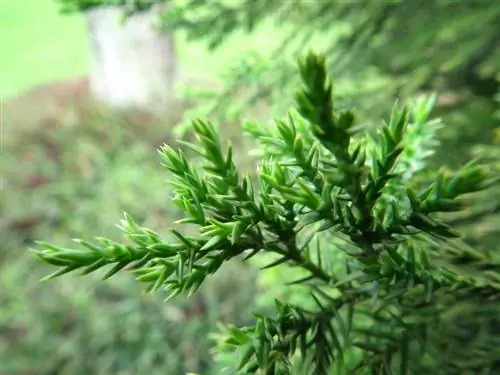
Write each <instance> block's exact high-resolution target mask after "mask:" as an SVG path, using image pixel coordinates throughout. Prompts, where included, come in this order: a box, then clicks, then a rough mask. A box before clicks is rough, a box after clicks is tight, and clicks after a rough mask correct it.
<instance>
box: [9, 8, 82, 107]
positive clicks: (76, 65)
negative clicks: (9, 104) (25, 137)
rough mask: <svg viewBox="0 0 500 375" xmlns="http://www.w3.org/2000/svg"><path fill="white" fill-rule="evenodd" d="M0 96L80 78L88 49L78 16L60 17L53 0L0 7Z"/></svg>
mask: <svg viewBox="0 0 500 375" xmlns="http://www.w3.org/2000/svg"><path fill="white" fill-rule="evenodd" d="M0 46H2V58H1V59H0V96H1V97H3V98H6V97H10V96H13V95H16V94H19V93H21V92H23V91H25V90H27V89H29V88H31V87H33V86H36V85H38V84H42V83H46V82H50V81H54V80H59V79H65V78H68V77H72V76H78V75H83V74H85V73H86V72H87V71H88V66H89V58H88V57H89V55H88V51H89V48H88V47H89V46H88V41H87V35H86V29H85V20H84V18H83V17H82V16H81V15H70V16H62V15H59V14H58V11H57V4H56V3H55V2H54V1H52V0H23V1H4V2H2V3H1V5H0Z"/></svg>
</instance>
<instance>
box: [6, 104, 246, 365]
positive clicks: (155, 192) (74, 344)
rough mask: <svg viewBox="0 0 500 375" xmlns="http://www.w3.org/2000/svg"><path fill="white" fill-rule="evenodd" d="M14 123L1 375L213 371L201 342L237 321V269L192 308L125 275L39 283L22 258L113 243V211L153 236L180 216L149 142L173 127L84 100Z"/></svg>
mask: <svg viewBox="0 0 500 375" xmlns="http://www.w3.org/2000/svg"><path fill="white" fill-rule="evenodd" d="M22 110H24V111H25V113H24V117H25V118H24V120H25V121H23V118H22V117H23V116H21V117H19V115H20V113H19V111H22ZM14 118H16V120H18V121H16V122H15V123H14V121H7V123H6V129H5V134H6V135H7V136H6V137H5V139H4V150H3V154H2V168H3V173H2V184H3V197H2V200H1V202H0V214H1V216H2V220H1V223H0V236H1V238H2V239H3V243H2V247H3V248H2V249H1V250H2V252H1V256H0V284H1V285H2V288H1V289H0V359H1V360H0V373H9V374H21V373H22V374H47V375H49V374H61V375H63V374H68V375H89V374H123V375H125V374H131V375H132V374H182V373H186V372H187V371H200V372H202V373H203V374H219V373H220V371H219V369H218V368H216V367H214V366H216V365H214V364H211V361H210V354H209V346H210V341H209V335H208V334H209V332H210V330H212V329H213V326H214V324H215V323H216V322H217V321H219V320H222V321H225V320H229V321H231V322H239V324H244V323H245V321H242V319H243V317H247V316H248V315H249V306H251V301H252V298H253V297H252V296H253V294H254V292H253V290H254V281H253V279H254V276H253V273H252V272H250V271H249V270H248V271H247V270H246V268H244V266H242V265H240V264H232V265H231V266H228V269H227V270H226V272H224V274H223V275H220V276H217V277H214V279H213V280H211V282H210V283H208V284H207V285H206V286H205V288H204V289H203V290H202V292H201V293H200V294H198V296H197V297H196V299H195V301H194V302H193V301H190V302H189V303H186V301H184V300H178V301H175V302H174V303H169V304H164V303H163V298H164V297H165V296H162V295H161V294H160V295H158V294H156V295H151V296H150V295H146V296H143V297H139V295H140V293H139V291H140V287H139V286H138V285H136V283H135V282H134V280H133V279H132V278H131V277H127V276H125V277H121V276H120V277H116V279H114V280H110V281H108V282H106V283H98V282H96V281H97V280H96V277H91V278H78V277H68V278H65V279H64V280H61V281H60V282H55V283H50V284H40V283H39V279H40V278H41V277H42V276H43V275H45V274H46V273H47V269H46V268H45V266H44V265H42V264H40V262H37V261H36V260H35V259H34V257H33V256H32V255H31V254H29V252H28V251H27V250H25V249H26V246H27V245H29V244H30V243H31V241H32V239H34V238H50V239H52V240H54V241H58V242H60V243H69V241H70V239H71V238H74V237H78V236H81V235H83V234H84V233H88V232H89V231H91V232H93V233H96V234H106V235H109V234H111V235H110V237H111V238H112V237H113V234H115V233H116V234H118V230H116V229H115V228H113V226H112V225H113V224H110V223H114V222H116V219H117V218H118V217H119V216H120V215H121V212H122V211H126V212H130V213H131V214H132V215H134V217H137V218H139V219H142V220H143V222H144V223H145V225H148V226H150V227H152V228H155V230H157V231H158V232H160V233H161V231H162V229H163V228H166V227H167V226H170V223H171V222H172V221H173V220H175V219H177V218H178V212H177V211H176V210H175V209H172V206H171V205H170V206H167V201H168V199H169V190H168V189H167V184H166V183H165V179H166V177H167V175H161V174H160V175H158V173H157V171H158V163H159V158H158V157H157V153H156V151H155V148H154V146H157V145H158V144H160V143H161V142H163V141H168V138H169V123H168V122H169V121H170V122H172V121H171V119H170V120H168V119H167V120H166V121H164V122H161V121H158V120H154V119H150V118H147V117H145V116H142V115H137V114H135V115H131V114H117V113H114V112H111V111H108V110H106V109H103V108H98V107H97V106H94V105H91V104H90V103H87V104H85V105H81V106H71V107H70V109H69V110H67V108H66V110H65V111H63V112H60V113H58V112H54V113H53V114H52V115H51V116H49V117H47V116H45V117H43V118H40V119H34V118H30V113H29V111H28V109H27V108H26V107H25V106H24V107H19V109H18V110H16V116H14V115H13V116H9V117H8V120H10V119H14ZM167 207H169V209H168V210H167V209H166V208H167ZM209 363H210V364H209Z"/></svg>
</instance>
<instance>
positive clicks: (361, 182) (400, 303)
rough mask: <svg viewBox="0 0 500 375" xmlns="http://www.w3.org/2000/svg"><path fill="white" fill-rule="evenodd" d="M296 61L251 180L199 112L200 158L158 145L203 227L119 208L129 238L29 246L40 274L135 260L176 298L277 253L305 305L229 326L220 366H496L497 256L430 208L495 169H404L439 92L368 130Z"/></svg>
mask: <svg viewBox="0 0 500 375" xmlns="http://www.w3.org/2000/svg"><path fill="white" fill-rule="evenodd" d="M299 67H300V77H301V79H302V82H303V87H302V88H301V90H300V91H299V92H298V93H297V95H296V98H295V99H296V105H295V113H291V114H290V116H288V118H286V119H282V120H277V121H276V124H275V125H276V127H275V131H276V132H275V133H274V135H272V136H266V135H265V131H266V130H265V127H264V126H260V127H259V126H258V125H257V124H253V125H252V126H247V132H248V133H250V134H253V135H254V136H255V137H256V138H257V140H258V141H260V143H261V149H262V150H263V151H264V152H263V160H262V161H261V163H260V164H259V166H258V171H257V176H256V181H255V180H254V179H252V177H251V176H250V175H249V174H247V173H241V172H240V171H239V170H238V168H237V167H236V166H235V164H234V162H233V149H232V148H231V146H230V145H229V146H228V147H227V148H225V149H223V147H222V145H221V144H220V142H219V138H218V134H217V131H216V130H215V128H214V126H213V125H212V124H211V123H209V122H206V121H203V120H195V121H193V128H194V131H195V132H196V135H197V139H198V143H197V144H191V143H185V144H184V146H185V147H188V148H189V149H190V150H192V151H193V152H195V153H196V154H198V155H199V156H201V158H202V159H203V163H202V165H201V167H199V168H198V167H197V166H195V164H194V163H192V162H190V161H189V160H188V158H187V157H186V155H185V153H184V152H182V151H180V150H175V149H173V148H171V147H169V146H166V145H165V146H163V147H162V148H161V149H160V150H159V153H160V156H161V158H162V160H163V164H164V166H165V168H166V169H167V170H168V171H169V172H170V173H171V175H172V176H173V177H172V180H171V181H170V183H171V185H172V186H173V187H174V188H175V194H174V196H173V197H172V200H173V202H174V203H175V204H176V205H178V206H179V207H180V208H181V209H182V211H183V212H184V217H183V218H182V219H181V220H180V221H179V223H181V224H186V225H195V226H197V227H198V229H199V232H198V235H190V236H188V235H184V234H182V233H181V232H180V231H179V230H176V229H173V230H172V231H171V234H172V237H171V238H162V237H161V236H160V235H159V234H157V233H155V232H153V231H151V230H149V229H147V228H143V227H141V226H140V225H139V224H138V223H136V222H135V221H134V220H133V219H132V218H131V217H130V216H129V215H127V214H125V216H124V218H123V220H122V221H121V225H120V229H121V230H122V231H123V233H124V234H125V236H126V238H127V240H128V241H129V242H128V243H127V244H125V243H118V242H114V241H111V240H109V239H106V238H97V239H96V240H97V242H95V243H91V242H88V241H86V240H75V241H76V243H77V244H78V245H79V246H78V247H75V248H63V247H58V246H55V245H52V244H49V243H45V242H40V243H39V245H40V247H39V248H38V249H35V250H34V252H35V254H36V256H38V257H39V258H40V259H41V260H42V261H44V262H46V263H48V264H51V265H53V266H55V267H57V270H56V271H55V272H54V273H53V274H51V275H49V276H48V277H47V278H48V279H50V278H54V277H58V276H61V275H63V274H66V273H69V272H77V271H79V272H80V273H81V274H89V273H92V272H94V271H96V270H98V269H100V268H104V267H108V266H111V268H110V269H109V270H108V271H107V273H106V275H105V278H109V277H111V276H113V275H114V274H116V273H118V272H121V271H122V270H128V271H130V272H131V273H132V274H134V275H135V276H136V277H137V280H138V281H140V282H143V283H145V284H147V290H148V291H150V292H153V291H156V290H159V289H165V290H167V291H168V292H169V297H168V298H169V299H170V298H174V297H175V296H177V295H179V294H184V293H186V294H188V295H191V294H193V293H195V292H196V290H197V289H198V288H199V287H200V286H201V285H202V284H203V283H204V281H205V280H206V279H207V278H208V277H209V276H210V275H212V274H214V273H217V272H224V270H223V269H222V267H223V265H224V263H226V262H231V261H232V260H234V259H236V258H238V257H240V256H244V257H245V259H250V258H253V257H255V258H259V257H262V256H264V257H265V256H266V254H275V255H276V256H277V257H276V260H274V261H273V262H271V263H269V264H266V265H265V266H264V267H263V268H273V267H276V268H278V267H290V268H292V269H295V270H297V271H302V272H303V273H304V274H305V275H304V276H303V277H302V276H301V277H300V278H299V279H296V280H294V281H292V282H291V283H290V286H289V287H290V288H292V287H293V286H297V285H298V286H301V287H303V288H307V290H309V292H310V295H311V298H312V300H313V301H314V305H312V306H301V305H298V304H291V303H287V302H283V301H279V300H276V302H275V304H276V314H275V315H274V316H264V315H259V314H256V315H255V324H254V325H253V326H246V327H235V326H230V325H229V326H225V327H223V328H222V330H221V332H220V334H219V335H218V336H217V343H218V344H217V348H216V350H217V352H218V353H221V354H223V353H227V352H229V353H231V354H232V356H233V357H235V356H236V355H237V358H238V363H237V364H236V366H235V368H231V369H228V372H230V373H239V374H246V373H261V374H292V373H300V374H307V373H310V374H320V375H321V374H325V375H326V374H332V373H335V374H396V373H397V374H425V373H442V374H455V373H458V372H460V373H477V374H479V373H481V374H495V373H498V371H499V370H500V361H499V358H500V351H499V348H500V336H499V335H498V332H500V330H499V328H500V321H499V319H498V316H499V314H498V313H499V312H500V302H499V299H498V297H499V296H500V270H499V266H500V258H499V257H498V255H497V254H495V253H493V252H492V253H488V252H484V251H477V250H475V249H472V248H470V247H468V246H466V245H465V244H463V243H462V242H460V240H459V239H457V238H458V237H459V233H457V232H456V231H454V230H453V228H450V227H449V226H448V225H446V224H445V223H444V222H442V221H440V220H439V219H437V218H436V216H435V215H436V214H437V213H440V212H455V211H460V210H461V209H463V206H464V199H463V197H464V196H467V195H468V194H470V193H475V192H479V191H482V190H484V189H487V188H489V187H490V186H492V185H493V184H495V183H497V182H498V176H496V177H495V176H491V175H490V174H489V173H488V170H487V169H486V168H484V167H482V166H481V165H480V164H479V163H478V161H472V162H470V163H468V164H467V165H465V166H464V167H463V168H461V169H460V170H458V171H455V172H452V171H447V170H440V171H438V172H437V173H436V174H435V176H434V180H433V182H432V183H430V184H428V185H427V186H418V189H417V185H419V184H416V183H414V178H415V176H416V174H418V172H419V168H418V167H417V168H415V169H414V171H413V172H412V173H408V171H409V169H410V170H411V167H410V168H409V165H411V164H408V163H409V161H411V160H422V155H425V153H424V154H422V153H421V152H420V151H422V150H424V149H421V148H418V147H415V145H416V144H417V143H415V142H413V146H412V138H411V136H412V134H415V130H414V129H415V122H418V121H415V120H420V121H424V120H425V119H426V118H427V117H428V115H429V111H430V108H431V106H432V101H431V100H428V101H423V100H422V101H420V102H419V103H416V104H415V105H413V106H408V105H399V104H397V103H396V105H394V107H393V110H392V113H391V116H390V119H389V121H388V122H386V123H383V125H382V127H381V129H380V132H379V133H378V134H377V137H376V139H373V140H367V139H366V138H365V137H364V135H365V133H364V132H363V129H362V128H360V127H357V126H356V125H355V124H356V121H355V117H354V114H353V112H351V111H349V110H344V111H338V110H336V109H335V106H334V102H333V100H332V90H333V86H332V84H331V82H330V81H329V79H328V76H327V70H326V65H325V61H324V59H323V58H322V57H318V56H317V55H314V54H312V53H310V54H309V55H308V56H307V57H306V58H305V59H304V60H302V61H301V62H300V64H299ZM299 119H300V120H299ZM299 123H300V124H301V125H300V126H298V124H299ZM375 145H376V146H377V147H374V146H375ZM412 147H413V151H414V152H413V154H412ZM415 151H416V152H415ZM424 151H425V150H424ZM414 154H418V155H419V156H417V157H414V156H415V155H414ZM318 238H320V239H322V242H321V243H322V245H321V246H317V243H318V241H317V240H318ZM332 255H334V257H332ZM332 259H333V260H332Z"/></svg>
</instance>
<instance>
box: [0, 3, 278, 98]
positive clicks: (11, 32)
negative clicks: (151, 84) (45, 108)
mask: <svg viewBox="0 0 500 375" xmlns="http://www.w3.org/2000/svg"><path fill="white" fill-rule="evenodd" d="M271 34H272V33H270V32H269V28H265V29H263V30H262V31H261V32H259V33H257V34H256V35H254V36H252V37H251V38H249V37H245V36H241V35H238V36H235V37H232V38H230V39H229V40H228V41H227V42H226V43H225V44H224V46H223V47H221V48H220V49H218V50H217V51H215V52H214V53H210V52H209V51H207V49H206V47H205V45H204V44H202V43H195V42H189V43H188V42H186V41H185V38H184V37H183V36H182V35H181V34H179V35H178V37H177V53H178V59H179V65H180V67H181V69H182V70H183V71H184V73H185V75H186V76H188V77H192V78H214V77H215V76H217V75H218V74H219V73H220V72H221V71H222V69H223V68H224V67H225V65H226V64H227V63H228V62H234V60H235V58H238V57H240V56H242V54H243V52H244V51H247V50H248V49H254V48H262V47H264V48H265V47H267V46H269V44H270V43H272V41H271V40H270V38H269V35H271ZM0 46H2V59H0V97H1V98H4V99H5V98H9V97H12V96H14V95H17V94H20V93H22V92H24V91H26V90H29V89H31V88H33V87H34V86H37V85H40V84H44V83H48V82H53V81H58V80H65V79H68V78H71V77H76V76H82V75H85V74H87V73H88V70H89V66H90V50H89V41H88V38H87V30H86V25H85V19H84V16H83V15H81V14H72V15H62V14H59V12H58V5H57V3H56V1H55V0H22V1H15V0H11V1H4V2H2V3H1V5H0Z"/></svg>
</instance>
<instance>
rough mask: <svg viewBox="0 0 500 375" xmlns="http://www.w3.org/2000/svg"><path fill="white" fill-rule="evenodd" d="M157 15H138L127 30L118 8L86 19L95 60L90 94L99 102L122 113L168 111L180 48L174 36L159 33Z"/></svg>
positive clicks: (98, 10)
mask: <svg viewBox="0 0 500 375" xmlns="http://www.w3.org/2000/svg"><path fill="white" fill-rule="evenodd" d="M157 11H158V9H157V8H152V9H151V10H149V11H146V12H141V13H138V14H135V15H133V16H131V17H130V18H128V19H127V20H126V21H125V23H124V24H120V17H121V15H122V10H121V9H120V8H118V7H114V6H100V7H96V8H94V9H91V10H89V11H88V12H87V13H86V18H87V25H88V30H89V37H90V41H91V50H92V55H93V56H92V57H93V64H92V65H93V66H92V70H91V73H90V90H91V93H92V94H93V96H94V97H95V98H96V99H97V100H99V101H102V102H103V103H105V104H107V105H110V106H113V107H117V108H129V109H141V110H147V111H149V112H155V113H158V112H163V111H167V110H168V107H169V105H171V104H172V102H173V100H174V98H175V94H174V86H175V82H176V75H177V66H176V55H175V45H174V38H173V36H172V35H170V34H160V33H159V32H158V31H157V30H155V29H154V27H153V22H154V16H155V13H156V12H157Z"/></svg>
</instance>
